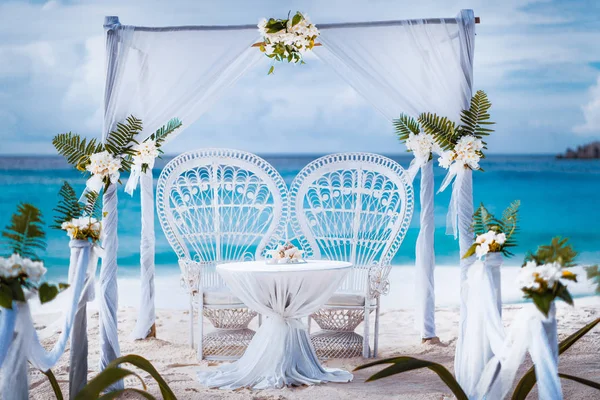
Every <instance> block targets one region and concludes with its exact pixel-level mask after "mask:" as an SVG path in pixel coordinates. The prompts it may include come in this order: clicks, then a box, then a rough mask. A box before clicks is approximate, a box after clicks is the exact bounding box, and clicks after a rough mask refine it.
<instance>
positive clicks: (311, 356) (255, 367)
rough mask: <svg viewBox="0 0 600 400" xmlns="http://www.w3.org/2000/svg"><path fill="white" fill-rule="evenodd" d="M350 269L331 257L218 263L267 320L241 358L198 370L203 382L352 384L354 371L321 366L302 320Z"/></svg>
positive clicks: (245, 299) (261, 385) (231, 283)
mask: <svg viewBox="0 0 600 400" xmlns="http://www.w3.org/2000/svg"><path fill="white" fill-rule="evenodd" d="M350 267H351V264H349V263H346V262H339V261H326V260H323V261H308V262H307V263H299V264H284V265H269V264H266V263H265V261H250V262H240V263H231V264H222V265H219V266H218V267H217V271H218V272H219V274H220V275H221V276H222V277H223V279H224V280H225V282H226V283H227V285H228V286H229V288H230V289H231V291H232V292H233V293H234V294H235V295H236V296H238V297H239V298H240V299H241V300H242V301H243V302H244V303H245V304H246V305H247V306H248V307H249V308H250V309H252V310H255V311H256V312H258V313H260V314H262V315H263V316H265V317H266V318H264V319H263V324H262V325H261V327H260V328H259V329H258V330H257V331H256V334H255V335H254V338H253V339H252V342H251V343H250V345H249V346H248V349H246V352H245V353H244V355H243V356H242V357H241V358H240V359H239V360H237V361H236V362H234V363H232V364H225V365H222V366H221V367H220V368H218V369H217V370H216V371H208V372H205V371H202V372H199V373H198V377H199V380H200V382H201V383H202V384H204V385H206V386H209V387H218V388H221V389H236V388H240V387H249V388H254V389H266V388H281V387H283V386H285V385H312V384H317V383H323V382H350V381H351V380H352V374H351V373H349V372H347V371H344V370H341V369H331V368H324V367H322V366H321V364H320V363H319V360H318V359H317V355H316V354H315V350H314V348H313V346H312V344H311V341H310V337H309V335H308V332H307V330H306V326H305V324H304V323H303V322H302V321H301V320H300V318H303V317H307V316H308V315H310V314H311V313H313V312H315V311H316V310H318V309H319V307H321V306H322V305H323V304H325V303H326V302H327V300H328V299H329V298H330V297H331V295H332V294H333V293H334V292H335V290H336V289H337V288H338V287H339V285H340V284H341V282H342V280H343V279H344V277H345V275H346V274H347V273H348V272H349V270H350Z"/></svg>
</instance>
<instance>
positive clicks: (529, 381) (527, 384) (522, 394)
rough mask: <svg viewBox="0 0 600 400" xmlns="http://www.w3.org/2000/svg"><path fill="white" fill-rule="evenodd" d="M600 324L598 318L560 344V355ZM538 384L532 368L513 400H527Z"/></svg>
mask: <svg viewBox="0 0 600 400" xmlns="http://www.w3.org/2000/svg"><path fill="white" fill-rule="evenodd" d="M599 323H600V318H597V319H595V320H594V321H592V322H590V323H589V324H587V325H586V326H584V327H583V328H581V329H579V330H578V331H577V332H575V333H573V334H571V335H570V336H569V337H567V338H566V339H565V340H563V341H562V342H560V344H559V345H558V354H559V355H560V354H562V353H564V352H565V351H567V350H568V349H569V348H570V347H571V346H573V345H574V344H575V343H577V341H578V340H579V339H581V338H582V337H583V336H584V335H585V334H586V333H588V332H589V331H591V330H592V329H594V327H595V326H596V325H598V324H599ZM536 382H537V380H536V377H535V369H534V367H531V368H529V369H528V370H527V372H526V373H525V375H523V377H522V378H521V380H520V381H519V383H517V386H516V387H515V391H514V392H513V395H512V400H525V398H526V397H527V395H528V394H529V392H531V389H533V387H534V386H535V383H536Z"/></svg>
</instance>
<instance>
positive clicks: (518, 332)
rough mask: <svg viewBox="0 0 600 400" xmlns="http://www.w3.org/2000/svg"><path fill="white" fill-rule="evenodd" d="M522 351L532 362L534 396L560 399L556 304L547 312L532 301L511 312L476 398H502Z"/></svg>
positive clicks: (507, 390) (517, 366) (511, 381)
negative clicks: (534, 386) (516, 312)
mask: <svg viewBox="0 0 600 400" xmlns="http://www.w3.org/2000/svg"><path fill="white" fill-rule="evenodd" d="M526 353H529V354H530V355H531V360H532V361H533V364H534V366H535V376H536V379H537V382H536V385H537V389H538V398H539V399H540V400H542V399H553V400H554V399H557V400H561V399H562V398H563V397H562V389H561V385H560V378H559V376H558V342H557V334H556V308H555V305H554V303H553V304H552V306H551V308H550V313H549V314H548V316H547V317H546V316H544V315H543V314H542V313H541V312H540V311H539V310H538V309H537V307H536V306H535V305H534V304H532V303H531V304H527V305H526V306H525V307H523V308H522V309H521V310H520V311H519V313H518V314H517V315H516V316H515V319H514V321H513V323H512V324H511V326H510V330H509V331H508V334H507V335H506V339H505V341H504V343H503V346H502V349H500V350H499V351H498V352H497V353H496V355H495V356H494V357H493V358H492V359H491V360H490V361H489V362H488V364H487V365H486V367H485V369H484V371H483V373H482V377H481V380H480V382H479V385H478V388H477V398H478V399H483V398H487V399H503V398H505V397H506V395H507V394H508V392H509V391H510V389H511V387H512V386H513V382H514V380H515V377H516V374H517V371H518V369H519V366H520V365H521V363H522V362H523V360H524V359H525V355H526Z"/></svg>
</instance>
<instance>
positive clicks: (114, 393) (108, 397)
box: [98, 388, 156, 400]
mask: <svg viewBox="0 0 600 400" xmlns="http://www.w3.org/2000/svg"><path fill="white" fill-rule="evenodd" d="M129 392H131V393H136V394H138V395H140V396H142V397H144V398H146V399H148V400H156V397H154V396H152V395H151V394H150V393H148V392H146V391H143V390H140V389H135V388H125V389H121V390H114V391H112V392H108V393H106V394H104V395H102V396H100V397H98V400H112V399H116V398H118V397H120V396H121V395H122V394H126V393H129Z"/></svg>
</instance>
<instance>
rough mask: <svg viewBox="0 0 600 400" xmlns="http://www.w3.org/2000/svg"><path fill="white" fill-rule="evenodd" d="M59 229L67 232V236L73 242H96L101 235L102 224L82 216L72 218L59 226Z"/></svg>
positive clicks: (94, 219)
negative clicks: (73, 240)
mask: <svg viewBox="0 0 600 400" xmlns="http://www.w3.org/2000/svg"><path fill="white" fill-rule="evenodd" d="M60 227H61V229H63V230H65V231H67V235H68V236H69V238H71V239H75V240H88V239H90V240H91V241H92V242H97V241H99V240H100V236H101V235H102V223H101V222H100V221H98V220H97V219H96V218H94V217H88V216H83V217H79V218H73V219H71V220H70V221H65V222H63V223H62V224H61V226H60Z"/></svg>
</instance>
